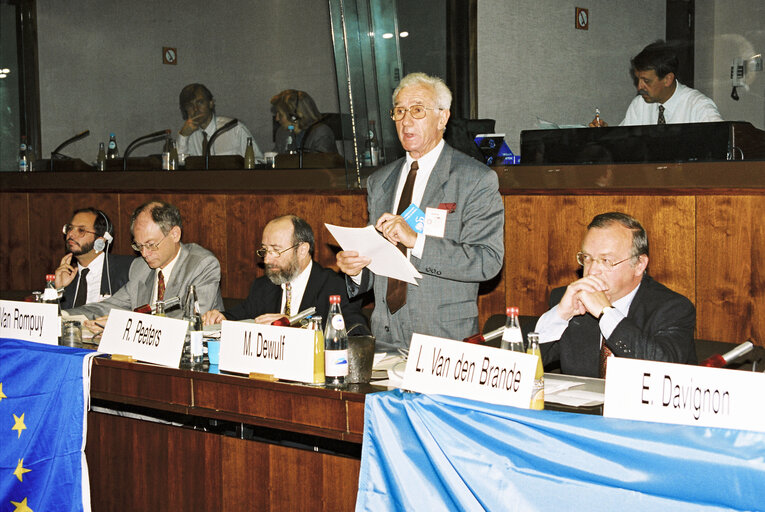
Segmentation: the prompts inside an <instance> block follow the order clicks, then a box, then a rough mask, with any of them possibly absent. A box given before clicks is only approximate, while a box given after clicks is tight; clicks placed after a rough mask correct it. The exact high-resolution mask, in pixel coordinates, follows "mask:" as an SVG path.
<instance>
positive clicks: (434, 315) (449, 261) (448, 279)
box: [346, 144, 505, 351]
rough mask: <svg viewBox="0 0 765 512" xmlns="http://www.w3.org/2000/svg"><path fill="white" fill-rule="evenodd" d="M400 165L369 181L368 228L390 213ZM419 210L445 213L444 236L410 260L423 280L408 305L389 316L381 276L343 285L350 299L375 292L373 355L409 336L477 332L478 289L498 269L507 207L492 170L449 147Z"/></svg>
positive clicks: (461, 335) (458, 336) (431, 239)
mask: <svg viewBox="0 0 765 512" xmlns="http://www.w3.org/2000/svg"><path fill="white" fill-rule="evenodd" d="M405 162H406V160H405V159H400V160H397V161H396V162H393V163H392V164H389V165H387V166H385V167H383V168H382V169H380V170H378V171H377V172H375V173H374V174H373V175H372V176H370V177H369V180H368V181H367V193H368V207H369V222H370V223H372V224H373V223H374V222H376V221H377V219H378V218H379V217H380V215H382V214H383V213H385V212H390V211H391V210H392V209H393V202H394V194H395V193H396V188H397V184H398V179H399V176H400V172H401V170H402V167H403V166H404V164H405ZM418 206H419V207H420V209H421V210H422V211H425V208H427V207H433V208H439V206H440V207H441V208H442V209H447V210H449V211H450V213H448V214H447V216H446V231H445V233H444V237H443V238H437V237H432V236H428V237H427V239H426V241H425V247H424V250H423V253H422V259H418V258H415V257H414V256H412V257H411V262H412V264H413V265H414V266H415V267H416V268H417V270H418V271H419V272H420V273H421V274H422V275H423V277H422V279H420V280H419V286H415V285H412V284H410V285H408V286H407V303H406V305H405V306H404V307H403V308H401V309H400V310H399V311H397V312H396V314H395V315H391V314H390V311H389V310H388V305H387V304H386V301H385V295H386V292H387V289H388V280H387V278H381V277H376V276H374V275H373V274H372V273H371V272H369V270H367V269H364V272H363V275H362V281H361V285H359V286H357V285H356V284H355V283H354V282H353V281H351V280H350V278H348V279H346V282H347V284H348V294H349V296H350V297H353V296H355V295H357V294H359V293H363V292H365V291H367V290H369V289H370V288H374V294H375V309H374V312H373V313H372V333H373V334H374V335H375V337H376V338H377V342H376V348H375V349H376V350H378V351H381V350H391V349H395V348H396V347H408V346H409V343H410V341H411V338H412V334H413V333H414V332H418V333H420V334H428V335H431V336H439V337H443V338H450V339H462V338H465V337H467V336H469V335H471V334H474V333H476V332H478V303H477V299H478V285H479V283H481V282H483V281H487V280H489V279H491V278H493V277H494V276H496V275H497V273H498V272H499V270H500V269H501V268H502V260H503V257H504V223H505V209H504V206H503V203H502V197H501V196H500V194H499V186H498V180H497V175H496V173H495V172H494V171H492V170H491V169H489V168H488V167H486V166H485V165H483V164H481V163H479V162H478V161H477V160H474V159H472V158H470V157H469V156H467V155H465V154H464V153H460V152H459V151H456V150H454V149H453V148H452V147H451V146H449V145H448V144H447V145H445V146H444V149H443V151H442V152H441V155H440V156H439V158H438V161H437V162H436V165H435V167H434V168H433V171H432V173H431V174H430V177H429V179H428V184H427V186H426V187H425V193H424V194H423V197H422V202H421V203H420V204H419V205H418Z"/></svg>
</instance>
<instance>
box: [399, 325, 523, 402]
mask: <svg viewBox="0 0 765 512" xmlns="http://www.w3.org/2000/svg"><path fill="white" fill-rule="evenodd" d="M536 368H537V357H536V356H532V355H530V354H524V353H521V352H511V351H509V350H501V349H498V348H494V347H485V346H480V345H473V344H470V343H464V342H460V341H454V340H449V339H445V338H436V337H433V336H426V335H424V334H414V335H413V336H412V343H411V345H410V347H409V357H408V358H407V361H406V370H405V371H404V381H403V383H402V385H401V387H402V388H403V389H408V390H411V391H417V392H419V393H427V394H431V395H448V396H456V397H461V398H470V399H472V400H480V401H482V402H488V403H492V404H500V405H512V406H515V407H522V408H525V409H528V408H529V405H530V404H531V390H532V385H533V383H534V373H535V372H536Z"/></svg>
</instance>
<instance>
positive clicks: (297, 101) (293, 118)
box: [287, 91, 302, 123]
mask: <svg viewBox="0 0 765 512" xmlns="http://www.w3.org/2000/svg"><path fill="white" fill-rule="evenodd" d="M300 96H302V94H301V93H300V91H295V107H294V108H293V109H292V112H290V113H289V114H287V115H288V116H289V118H290V122H292V123H297V121H298V119H300V116H299V115H298V112H297V111H298V106H299V105H300Z"/></svg>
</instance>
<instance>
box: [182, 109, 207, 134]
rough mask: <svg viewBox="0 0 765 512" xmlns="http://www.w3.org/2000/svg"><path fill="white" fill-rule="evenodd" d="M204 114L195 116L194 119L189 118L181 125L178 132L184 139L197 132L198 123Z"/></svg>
mask: <svg viewBox="0 0 765 512" xmlns="http://www.w3.org/2000/svg"><path fill="white" fill-rule="evenodd" d="M203 116H204V114H197V115H195V116H194V117H189V118H188V119H186V122H185V123H183V126H181V131H180V132H179V133H180V134H181V135H183V136H184V137H188V136H189V135H191V134H192V133H194V132H195V131H197V130H199V124H198V121H199V120H200V119H202V117H203Z"/></svg>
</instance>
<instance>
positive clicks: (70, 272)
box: [55, 252, 77, 288]
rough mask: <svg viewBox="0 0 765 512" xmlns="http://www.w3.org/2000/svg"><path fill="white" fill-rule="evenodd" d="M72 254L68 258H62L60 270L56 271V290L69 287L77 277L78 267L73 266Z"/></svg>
mask: <svg viewBox="0 0 765 512" xmlns="http://www.w3.org/2000/svg"><path fill="white" fill-rule="evenodd" d="M71 263H72V253H71V252H70V253H68V254H67V255H66V256H64V257H63V258H61V263H59V265H58V268H57V269H56V272H55V274H56V288H63V287H65V286H69V284H70V283H71V282H72V281H74V278H75V276H76V275H77V267H74V266H72V264H71Z"/></svg>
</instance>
